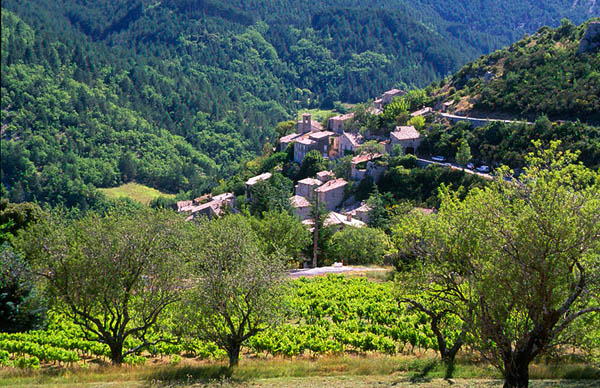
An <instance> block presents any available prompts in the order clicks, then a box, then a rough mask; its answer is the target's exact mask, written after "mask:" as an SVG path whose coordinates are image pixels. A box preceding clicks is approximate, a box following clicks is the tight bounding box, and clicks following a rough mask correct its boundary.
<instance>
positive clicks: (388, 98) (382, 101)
mask: <svg viewBox="0 0 600 388" xmlns="http://www.w3.org/2000/svg"><path fill="white" fill-rule="evenodd" d="M405 94H406V92H405V91H404V90H400V89H390V90H388V91H387V92H384V93H383V94H382V95H381V97H380V98H378V99H376V100H375V101H374V105H375V109H378V110H381V109H383V107H384V106H386V105H387V104H389V103H390V102H392V100H393V99H394V98H396V97H399V96H403V95H405Z"/></svg>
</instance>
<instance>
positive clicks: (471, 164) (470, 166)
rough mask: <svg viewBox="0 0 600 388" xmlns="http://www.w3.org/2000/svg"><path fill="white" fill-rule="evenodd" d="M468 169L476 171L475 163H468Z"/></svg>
mask: <svg viewBox="0 0 600 388" xmlns="http://www.w3.org/2000/svg"><path fill="white" fill-rule="evenodd" d="M467 168H468V169H469V170H472V169H474V168H475V165H474V164H473V163H471V162H469V163H467Z"/></svg>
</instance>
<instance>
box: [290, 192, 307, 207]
mask: <svg viewBox="0 0 600 388" xmlns="http://www.w3.org/2000/svg"><path fill="white" fill-rule="evenodd" d="M290 204H291V205H292V207H295V208H301V207H309V206H310V202H308V200H307V199H306V198H304V197H302V196H300V195H294V196H293V197H291V198H290Z"/></svg>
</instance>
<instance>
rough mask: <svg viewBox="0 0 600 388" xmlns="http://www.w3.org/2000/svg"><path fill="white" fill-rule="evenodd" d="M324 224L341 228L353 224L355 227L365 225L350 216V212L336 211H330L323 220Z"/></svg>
mask: <svg viewBox="0 0 600 388" xmlns="http://www.w3.org/2000/svg"><path fill="white" fill-rule="evenodd" d="M323 225H324V226H333V227H334V228H336V229H338V230H339V229H342V228H344V227H346V226H353V227H355V228H363V227H365V226H367V225H366V224H365V223H364V222H362V221H360V220H357V219H356V218H352V216H351V215H350V214H340V213H336V212H330V213H329V214H328V215H327V218H325V221H323Z"/></svg>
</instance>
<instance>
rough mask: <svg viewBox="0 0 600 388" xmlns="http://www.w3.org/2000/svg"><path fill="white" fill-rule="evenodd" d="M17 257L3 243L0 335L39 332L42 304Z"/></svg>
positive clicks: (0, 254) (30, 276) (37, 288)
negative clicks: (1, 333)
mask: <svg viewBox="0 0 600 388" xmlns="http://www.w3.org/2000/svg"><path fill="white" fill-rule="evenodd" d="M36 280H37V279H35V277H34V276H33V274H32V273H31V270H30V268H29V265H28V264H27V262H26V261H25V260H24V259H23V257H22V256H21V255H18V254H17V253H15V252H14V250H13V249H12V247H11V246H10V245H8V243H7V242H5V243H4V244H2V247H0V331H1V332H9V333H10V332H23V331H28V330H36V329H40V328H41V326H42V323H43V321H44V318H45V315H46V310H47V306H46V303H45V302H46V301H45V300H44V298H43V295H42V294H41V289H40V286H39V284H38V282H37V281H36Z"/></svg>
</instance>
